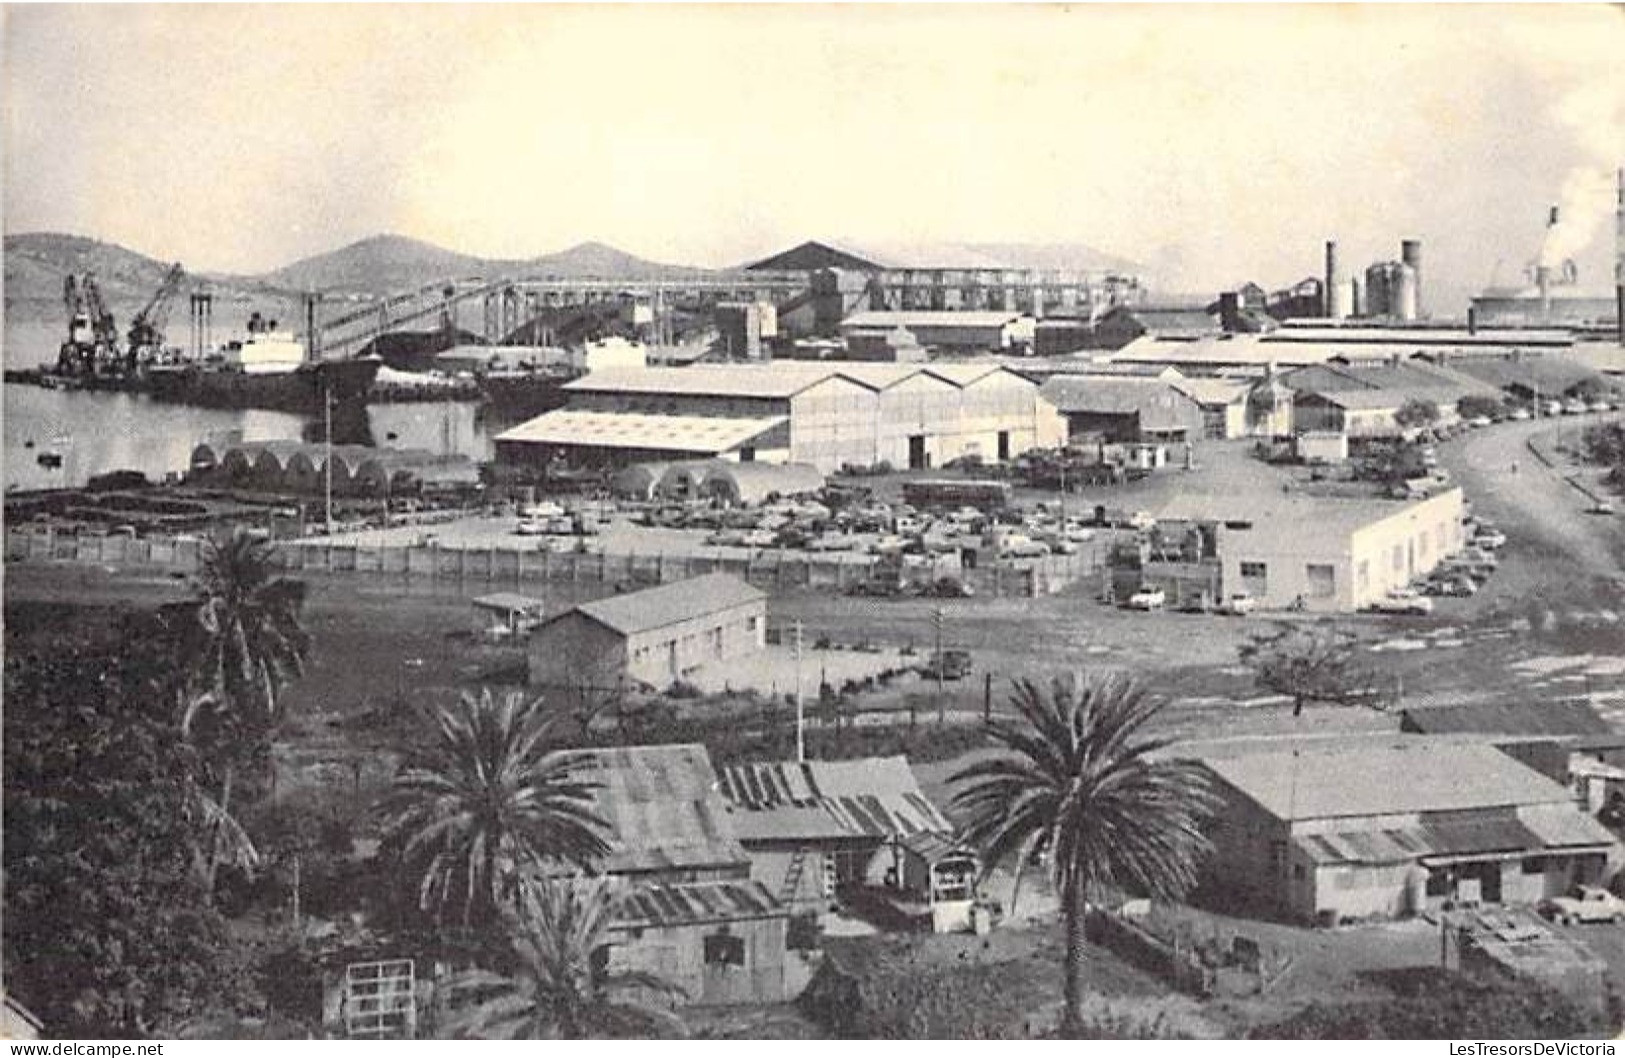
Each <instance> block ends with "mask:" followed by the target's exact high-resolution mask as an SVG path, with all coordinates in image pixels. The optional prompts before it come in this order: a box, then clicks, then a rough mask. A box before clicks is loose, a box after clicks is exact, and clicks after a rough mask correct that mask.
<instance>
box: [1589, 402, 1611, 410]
mask: <svg viewBox="0 0 1625 1058" xmlns="http://www.w3.org/2000/svg"><path fill="white" fill-rule="evenodd" d="M1586 407H1587V408H1589V409H1590V410H1592V411H1613V410H1614V406H1613V405H1612V404H1610V403H1608V402H1607V401H1605V400H1594V401H1592V402H1591V403H1590V404H1587V405H1586Z"/></svg>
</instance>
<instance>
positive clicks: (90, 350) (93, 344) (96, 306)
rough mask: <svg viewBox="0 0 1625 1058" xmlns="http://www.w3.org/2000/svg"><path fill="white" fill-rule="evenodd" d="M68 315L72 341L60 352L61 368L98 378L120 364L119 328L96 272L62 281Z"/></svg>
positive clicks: (59, 365) (69, 340)
mask: <svg viewBox="0 0 1625 1058" xmlns="http://www.w3.org/2000/svg"><path fill="white" fill-rule="evenodd" d="M62 302H63V305H64V307H65V308H66V309H67V313H68V340H67V341H65V342H63V343H62V348H61V349H60V350H59V351H58V353H57V367H58V368H59V369H61V370H62V371H64V372H66V373H70V374H77V375H94V374H96V373H97V372H98V371H107V370H110V369H112V368H114V367H115V366H116V365H117V363H118V326H117V324H115V323H114V321H113V314H112V313H111V312H109V311H107V303H106V302H105V301H103V300H102V291H101V287H100V286H98V285H97V284H96V276H95V274H94V273H91V272H86V273H85V274H84V275H78V276H76V275H72V274H70V275H68V276H67V277H66V278H65V279H64V280H63V281H62Z"/></svg>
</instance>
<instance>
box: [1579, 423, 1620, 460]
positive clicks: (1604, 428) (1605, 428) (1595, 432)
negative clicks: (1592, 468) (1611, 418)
mask: <svg viewBox="0 0 1625 1058" xmlns="http://www.w3.org/2000/svg"><path fill="white" fill-rule="evenodd" d="M1581 443H1582V445H1583V446H1584V449H1585V454H1586V458H1587V459H1589V460H1590V461H1591V462H1593V463H1598V464H1601V465H1603V466H1612V467H1617V466H1619V465H1621V464H1625V423H1621V422H1606V423H1602V424H1600V425H1597V426H1589V427H1587V428H1586V431H1585V433H1583V434H1581Z"/></svg>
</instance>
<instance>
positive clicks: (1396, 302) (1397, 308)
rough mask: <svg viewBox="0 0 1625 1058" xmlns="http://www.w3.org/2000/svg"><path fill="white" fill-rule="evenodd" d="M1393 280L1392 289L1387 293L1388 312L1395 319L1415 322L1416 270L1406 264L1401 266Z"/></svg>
mask: <svg viewBox="0 0 1625 1058" xmlns="http://www.w3.org/2000/svg"><path fill="white" fill-rule="evenodd" d="M1394 280H1395V281H1394V285H1393V288H1392V289H1391V290H1390V291H1389V297H1390V298H1391V299H1392V300H1391V302H1390V304H1389V308H1388V311H1389V312H1390V313H1392V314H1393V316H1394V318H1396V319H1400V320H1404V321H1406V322H1410V321H1412V320H1415V319H1416V312H1417V294H1418V287H1417V275H1416V269H1414V268H1412V267H1411V266H1410V265H1408V264H1401V265H1400V266H1399V269H1398V271H1397V272H1396V273H1395V277H1394Z"/></svg>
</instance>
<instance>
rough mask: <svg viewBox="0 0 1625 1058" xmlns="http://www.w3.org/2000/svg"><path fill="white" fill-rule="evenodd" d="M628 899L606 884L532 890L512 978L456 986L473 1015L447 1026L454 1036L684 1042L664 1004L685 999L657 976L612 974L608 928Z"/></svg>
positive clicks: (467, 976) (459, 981) (463, 977)
mask: <svg viewBox="0 0 1625 1058" xmlns="http://www.w3.org/2000/svg"><path fill="white" fill-rule="evenodd" d="M622 897H623V891H622V890H621V888H620V885H619V883H618V882H617V881H615V880H612V879H607V878H599V879H595V880H590V881H589V880H584V879H555V880H550V881H545V882H538V883H532V884H528V885H526V886H525V887H524V891H523V894H522V897H521V911H520V915H519V917H518V922H517V924H516V926H517V928H516V930H515V936H514V940H513V954H514V963H513V965H512V967H511V970H510V972H508V973H493V972H491V971H488V970H470V971H466V972H464V973H462V974H459V975H457V976H456V977H454V978H453V979H452V981H451V982H450V985H449V989H450V992H451V994H452V995H453V996H454V997H457V996H459V995H460V996H461V997H462V1001H463V1003H465V1004H466V1006H464V1007H463V1009H461V1010H459V1011H457V1012H456V1013H454V1014H453V1015H452V1016H451V1017H450V1018H449V1019H448V1020H447V1023H446V1026H445V1030H446V1035H448V1036H452V1037H461V1038H467V1037H474V1038H484V1039H492V1038H494V1039H507V1040H525V1039H528V1040H537V1039H566V1040H580V1039H588V1038H603V1037H642V1038H647V1037H651V1036H653V1037H671V1036H683V1035H686V1033H685V1031H684V1028H683V1023H682V1021H681V1020H680V1019H679V1018H678V1017H677V1016H676V1015H674V1014H672V1013H671V1012H670V1011H669V1010H665V1009H662V1008H661V1006H660V1003H659V1001H660V1000H666V1001H668V1002H669V1001H671V1000H674V999H677V998H680V997H681V996H682V994H683V993H682V990H681V989H680V988H678V987H677V986H676V985H674V984H672V983H670V982H668V981H666V980H664V979H662V978H660V977H658V976H656V975H654V974H650V973H645V972H642V971H623V972H612V971H611V970H610V969H609V966H608V962H609V958H608V952H609V947H608V945H609V929H610V926H611V925H612V924H613V923H614V918H615V913H616V911H617V909H618V907H619V904H620V901H621V899H622ZM453 1002H454V1003H456V1002H458V1000H457V999H456V998H454V999H453Z"/></svg>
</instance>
